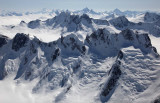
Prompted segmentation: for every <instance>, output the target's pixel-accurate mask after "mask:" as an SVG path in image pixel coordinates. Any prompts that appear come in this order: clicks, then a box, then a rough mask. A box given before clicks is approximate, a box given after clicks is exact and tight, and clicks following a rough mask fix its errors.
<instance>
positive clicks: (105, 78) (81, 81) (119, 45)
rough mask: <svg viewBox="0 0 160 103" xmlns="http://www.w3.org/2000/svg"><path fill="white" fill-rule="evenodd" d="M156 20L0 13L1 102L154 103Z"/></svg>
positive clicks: (158, 87)
mask: <svg viewBox="0 0 160 103" xmlns="http://www.w3.org/2000/svg"><path fill="white" fill-rule="evenodd" d="M159 40H160V15H159V13H155V12H138V11H124V12H122V11H120V10H118V9H115V10H114V11H110V12H95V11H93V10H90V9H88V8H84V9H83V10H77V11H68V10H67V11H61V10H52V11H41V12H33V13H30V12H27V13H22V14H19V13H15V12H13V13H12V12H2V13H0V103H119V102H122V103H160V55H159V54H160V42H159Z"/></svg>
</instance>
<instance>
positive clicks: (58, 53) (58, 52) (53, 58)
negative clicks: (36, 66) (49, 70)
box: [52, 48, 60, 61]
mask: <svg viewBox="0 0 160 103" xmlns="http://www.w3.org/2000/svg"><path fill="white" fill-rule="evenodd" d="M59 55H60V50H59V48H58V49H56V50H55V52H54V54H53V56H52V61H54V60H55V59H57V57H58V56H59Z"/></svg>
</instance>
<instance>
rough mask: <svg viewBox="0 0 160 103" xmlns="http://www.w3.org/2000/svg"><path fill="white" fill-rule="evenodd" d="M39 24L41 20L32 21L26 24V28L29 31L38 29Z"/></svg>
mask: <svg viewBox="0 0 160 103" xmlns="http://www.w3.org/2000/svg"><path fill="white" fill-rule="evenodd" d="M40 22H41V20H38V19H37V20H34V21H30V22H29V23H28V27H29V28H31V29H35V28H38V27H39V26H40Z"/></svg>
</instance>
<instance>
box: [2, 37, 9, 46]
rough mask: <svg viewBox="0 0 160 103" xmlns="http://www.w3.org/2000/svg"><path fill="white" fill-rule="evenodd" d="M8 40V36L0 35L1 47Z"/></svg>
mask: <svg viewBox="0 0 160 103" xmlns="http://www.w3.org/2000/svg"><path fill="white" fill-rule="evenodd" d="M7 42H8V37H6V36H3V35H0V47H2V46H3V45H5V44H7Z"/></svg>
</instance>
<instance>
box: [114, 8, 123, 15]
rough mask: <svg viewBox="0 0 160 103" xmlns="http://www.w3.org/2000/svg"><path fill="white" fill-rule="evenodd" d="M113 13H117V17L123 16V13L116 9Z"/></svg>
mask: <svg viewBox="0 0 160 103" xmlns="http://www.w3.org/2000/svg"><path fill="white" fill-rule="evenodd" d="M113 13H115V14H117V15H121V14H122V13H123V12H122V11H121V10H119V9H117V8H116V9H115V10H113Z"/></svg>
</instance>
